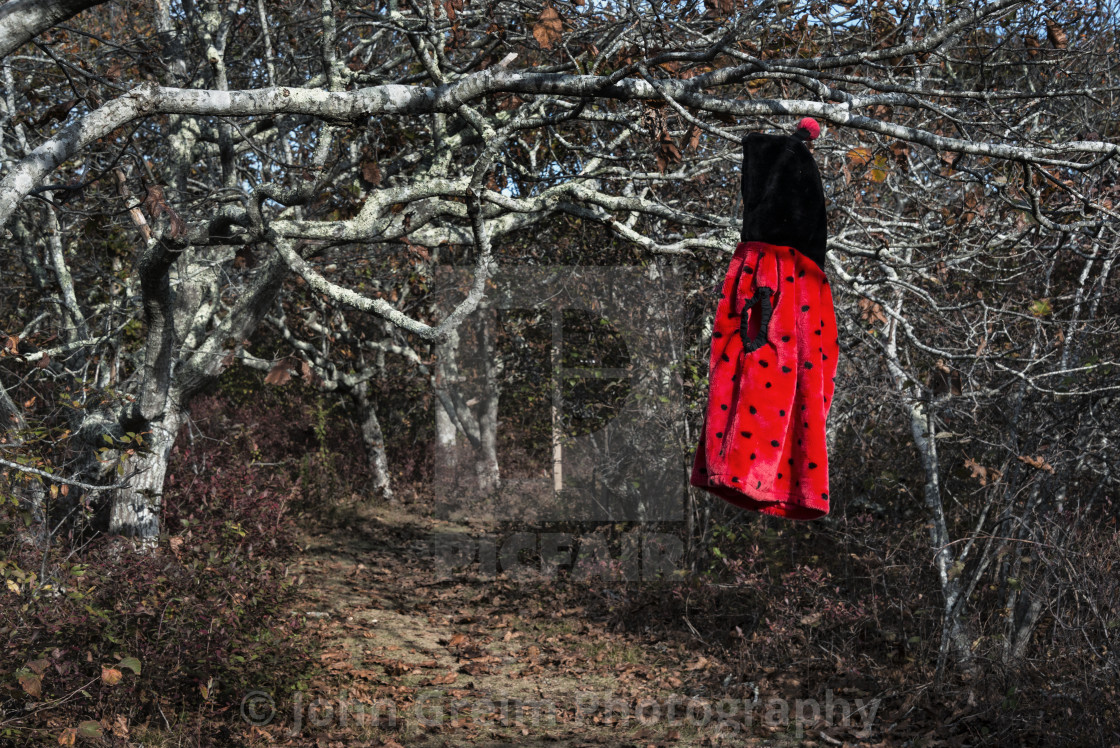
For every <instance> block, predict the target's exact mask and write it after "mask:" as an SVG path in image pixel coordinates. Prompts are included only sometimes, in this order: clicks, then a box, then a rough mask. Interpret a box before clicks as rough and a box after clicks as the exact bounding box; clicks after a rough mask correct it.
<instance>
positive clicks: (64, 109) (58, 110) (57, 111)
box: [34, 99, 78, 127]
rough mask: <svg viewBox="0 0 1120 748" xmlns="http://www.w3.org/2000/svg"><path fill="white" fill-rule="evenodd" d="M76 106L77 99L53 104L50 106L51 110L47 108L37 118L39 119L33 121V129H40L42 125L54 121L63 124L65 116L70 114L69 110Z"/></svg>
mask: <svg viewBox="0 0 1120 748" xmlns="http://www.w3.org/2000/svg"><path fill="white" fill-rule="evenodd" d="M77 105H78V100H77V99H69V100H68V101H61V102H59V103H57V104H55V105H54V106H52V107H51V108H49V109H48V110H47V111H45V112H43V114H42V116H41V117H39V119H37V120H35V122H34V125H35V127H42V126H43V125H46V124H49V123H51V122H53V121H54V120H58V121H59V122H64V121H66V116H67V115H68V114H70V110H71V109H73V108H74V107H76V106H77Z"/></svg>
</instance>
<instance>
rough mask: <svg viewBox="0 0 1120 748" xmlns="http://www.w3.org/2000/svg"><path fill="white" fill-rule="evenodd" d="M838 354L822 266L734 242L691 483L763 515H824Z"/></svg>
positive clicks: (786, 250)
mask: <svg viewBox="0 0 1120 748" xmlns="http://www.w3.org/2000/svg"><path fill="white" fill-rule="evenodd" d="M744 331H745V333H746V334H745V335H744ZM837 353H838V344H837V336H836V315H835V312H834V311H833V306H832V291H831V289H830V288H829V285H828V279H827V278H826V277H825V275H824V272H823V271H822V270H821V268H820V266H818V265H817V263H816V262H814V261H813V260H811V259H809V258H808V257H806V256H805V255H803V254H802V253H801V252H798V251H795V250H794V249H792V248H790V247H781V246H776V245H773V244H767V243H764V242H756V241H751V242H742V243H740V244H739V245H738V247H737V248H736V250H735V255H734V257H733V258H732V260H731V266H730V268H729V269H728V271H727V277H726V278H725V280H724V283H723V292H722V294H721V295H720V301H719V307H718V308H717V310H716V318H715V324H714V329H713V331H712V353H711V363H710V366H709V380H708V407H707V411H706V413H705V419H704V430H703V433H702V434H701V437H700V446H699V448H698V449H697V450H696V459H695V462H694V464H693V469H692V479H691V483H692V485H694V486H698V487H700V488H703V489H705V490H707V491H710V492H712V493H714V494H715V495H716V496H719V497H720V498H722V499H725V500H726V501H729V502H731V503H732V504H735V505H736V506H740V507H743V508H745V509H753V510H755V511H759V512H763V513H765V514H773V515H776V516H779V517H787V518H789V519H816V518H817V517H821V516H823V515H825V514H827V513H828V453H827V451H826V446H825V421H826V419H827V418H828V411H829V408H830V407H831V405H832V393H833V388H834V381H835V376H836V358H837Z"/></svg>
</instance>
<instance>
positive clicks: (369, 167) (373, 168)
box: [362, 161, 381, 187]
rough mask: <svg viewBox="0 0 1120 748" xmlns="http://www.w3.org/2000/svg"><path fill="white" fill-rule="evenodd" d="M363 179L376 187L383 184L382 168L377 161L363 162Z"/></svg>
mask: <svg viewBox="0 0 1120 748" xmlns="http://www.w3.org/2000/svg"><path fill="white" fill-rule="evenodd" d="M362 179H363V180H364V181H366V182H368V183H369V184H370V185H372V186H374V187H376V186H378V185H379V184H381V167H380V166H378V165H377V162H376V161H363V162H362Z"/></svg>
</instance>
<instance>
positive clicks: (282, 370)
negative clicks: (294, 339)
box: [264, 360, 292, 387]
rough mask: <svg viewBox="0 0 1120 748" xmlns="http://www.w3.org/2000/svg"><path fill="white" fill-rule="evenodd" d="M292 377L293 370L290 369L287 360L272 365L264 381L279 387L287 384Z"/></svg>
mask: <svg viewBox="0 0 1120 748" xmlns="http://www.w3.org/2000/svg"><path fill="white" fill-rule="evenodd" d="M291 378H292V375H291V372H289V371H288V362H287V361H286V360H284V361H278V362H276V365H275V366H273V367H272V369H271V371H269V372H268V376H266V377H265V378H264V383H265V384H274V385H276V386H278V387H279V386H282V385H285V384H287V383H288V381H289V380H291Z"/></svg>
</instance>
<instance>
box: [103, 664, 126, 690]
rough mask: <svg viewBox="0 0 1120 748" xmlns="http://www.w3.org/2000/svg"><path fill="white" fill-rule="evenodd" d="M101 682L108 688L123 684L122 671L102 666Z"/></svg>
mask: <svg viewBox="0 0 1120 748" xmlns="http://www.w3.org/2000/svg"><path fill="white" fill-rule="evenodd" d="M101 682H102V683H104V684H105V685H107V686H115V685H117V684H118V683H120V682H121V671H120V670H117V669H116V668H115V667H105V666H104V665H102V666H101Z"/></svg>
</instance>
